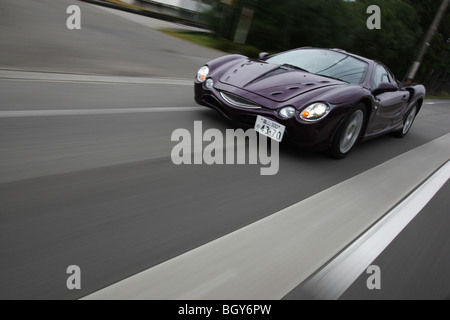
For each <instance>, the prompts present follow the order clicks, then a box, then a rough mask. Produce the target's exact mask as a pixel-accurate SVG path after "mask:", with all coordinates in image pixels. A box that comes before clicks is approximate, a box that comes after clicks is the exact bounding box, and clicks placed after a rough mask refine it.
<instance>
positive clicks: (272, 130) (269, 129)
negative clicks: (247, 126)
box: [255, 116, 286, 142]
mask: <svg viewBox="0 0 450 320" xmlns="http://www.w3.org/2000/svg"><path fill="white" fill-rule="evenodd" d="M285 129H286V127H285V126H283V125H282V124H279V123H278V122H275V121H272V120H270V119H267V118H264V117H262V116H258V117H257V118H256V123H255V131H256V132H259V133H261V134H263V135H265V136H267V137H269V138H271V139H273V140H276V141H278V142H281V140H282V139H283V135H284V130H285Z"/></svg>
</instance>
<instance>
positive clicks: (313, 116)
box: [300, 102, 330, 121]
mask: <svg viewBox="0 0 450 320" xmlns="http://www.w3.org/2000/svg"><path fill="white" fill-rule="evenodd" d="M329 112H330V106H328V105H327V104H325V103H322V102H317V103H313V104H312V105H310V106H308V107H306V108H305V109H303V111H302V112H301V113H300V118H302V119H303V120H305V121H318V120H320V119H322V118H324V117H326V115H327V114H328V113H329Z"/></svg>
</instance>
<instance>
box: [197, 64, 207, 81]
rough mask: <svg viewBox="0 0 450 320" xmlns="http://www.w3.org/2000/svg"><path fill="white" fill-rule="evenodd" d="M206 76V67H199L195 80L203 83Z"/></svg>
mask: <svg viewBox="0 0 450 320" xmlns="http://www.w3.org/2000/svg"><path fill="white" fill-rule="evenodd" d="M208 74H209V68H208V66H203V67H201V68H200V70H198V72H197V80H198V81H200V82H204V81H205V80H206V77H207V76H208Z"/></svg>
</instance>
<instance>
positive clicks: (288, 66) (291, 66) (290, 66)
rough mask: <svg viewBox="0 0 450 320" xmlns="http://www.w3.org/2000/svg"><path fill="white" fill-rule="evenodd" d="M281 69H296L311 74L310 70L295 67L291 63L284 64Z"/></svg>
mask: <svg viewBox="0 0 450 320" xmlns="http://www.w3.org/2000/svg"><path fill="white" fill-rule="evenodd" d="M281 67H286V68H290V69H295V70H301V71H305V72H308V73H309V71H308V70H306V69H303V68H300V67H297V66H294V65H293V64H289V63H284V64H282V65H281Z"/></svg>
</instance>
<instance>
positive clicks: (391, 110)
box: [370, 64, 410, 133]
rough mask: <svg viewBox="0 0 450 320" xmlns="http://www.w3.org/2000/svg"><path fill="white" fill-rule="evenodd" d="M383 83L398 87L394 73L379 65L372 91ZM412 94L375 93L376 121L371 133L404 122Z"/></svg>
mask: <svg viewBox="0 0 450 320" xmlns="http://www.w3.org/2000/svg"><path fill="white" fill-rule="evenodd" d="M381 83H390V84H393V85H395V86H398V84H397V82H396V81H395V79H394V76H393V75H392V73H391V72H390V71H389V70H387V69H386V68H385V67H384V66H383V65H380V64H377V65H376V67H375V70H374V72H373V81H372V89H373V90H374V92H376V89H377V88H378V87H379V85H380V84H381ZM409 96H410V93H409V92H408V91H406V90H400V89H398V90H397V91H389V92H380V93H375V95H374V98H375V102H376V104H377V105H376V110H377V111H376V112H377V114H376V119H375V121H374V123H373V127H372V128H371V130H370V131H371V133H377V132H383V131H386V130H389V129H390V128H392V127H393V126H395V125H397V124H398V123H399V121H402V115H403V108H404V107H406V104H407V102H408V99H409Z"/></svg>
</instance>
